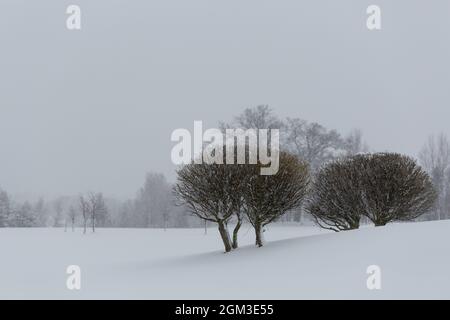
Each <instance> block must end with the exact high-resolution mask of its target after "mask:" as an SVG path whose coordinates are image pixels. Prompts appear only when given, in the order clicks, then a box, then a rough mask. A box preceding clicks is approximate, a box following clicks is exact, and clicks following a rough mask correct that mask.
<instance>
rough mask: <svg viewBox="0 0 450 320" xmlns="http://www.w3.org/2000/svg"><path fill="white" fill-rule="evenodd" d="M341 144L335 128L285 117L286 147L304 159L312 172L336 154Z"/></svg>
mask: <svg viewBox="0 0 450 320" xmlns="http://www.w3.org/2000/svg"><path fill="white" fill-rule="evenodd" d="M341 146H342V141H341V137H340V135H339V133H337V131H336V130H328V129H326V128H325V127H323V126H321V125H320V124H318V123H309V122H307V121H305V120H302V119H299V118H294V119H291V118H288V119H287V124H286V149H287V150H288V151H289V152H291V153H293V154H295V155H297V156H299V157H301V158H302V159H304V160H306V161H307V162H308V163H309V165H310V168H311V170H312V172H315V171H316V170H317V169H318V168H319V167H320V166H321V165H322V164H323V163H325V162H326V161H330V160H333V159H334V158H335V157H336V156H338V154H339V152H340V148H341Z"/></svg>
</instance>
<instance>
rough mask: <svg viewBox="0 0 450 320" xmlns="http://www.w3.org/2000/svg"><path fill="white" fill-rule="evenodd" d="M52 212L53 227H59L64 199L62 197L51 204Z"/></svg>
mask: <svg viewBox="0 0 450 320" xmlns="http://www.w3.org/2000/svg"><path fill="white" fill-rule="evenodd" d="M53 210H54V211H55V216H54V218H53V227H61V223H62V222H61V220H62V218H63V211H64V199H63V198H62V197H58V198H57V199H56V200H55V201H54V202H53Z"/></svg>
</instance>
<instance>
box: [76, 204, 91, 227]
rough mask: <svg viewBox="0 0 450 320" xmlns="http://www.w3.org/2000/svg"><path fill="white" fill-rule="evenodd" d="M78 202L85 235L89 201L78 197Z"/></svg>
mask: <svg viewBox="0 0 450 320" xmlns="http://www.w3.org/2000/svg"><path fill="white" fill-rule="evenodd" d="M78 201H79V206H80V212H81V217H82V218H83V233H86V229H87V222H88V219H89V212H90V207H89V201H88V200H87V199H86V198H85V197H84V196H83V195H80V196H79V198H78Z"/></svg>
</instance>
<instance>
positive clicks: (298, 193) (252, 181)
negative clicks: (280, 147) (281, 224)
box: [240, 152, 309, 247]
mask: <svg viewBox="0 0 450 320" xmlns="http://www.w3.org/2000/svg"><path fill="white" fill-rule="evenodd" d="M279 165H280V166H279V170H278V172H277V173H276V174H274V175H260V165H259V164H258V165H246V169H247V172H246V174H245V175H243V176H242V177H241V179H243V180H244V181H245V183H244V186H245V187H243V188H241V189H240V190H241V192H242V197H243V211H244V212H245V213H246V216H247V218H248V220H249V221H250V223H251V224H252V226H253V228H254V229H255V235H256V245H257V246H259V247H261V246H263V245H264V238H263V231H264V227H265V226H266V225H267V224H269V223H271V222H273V221H274V220H276V219H278V218H280V217H281V216H282V215H283V214H285V213H286V212H288V211H290V210H293V209H296V208H298V207H299V206H301V204H302V201H303V198H304V197H305V195H306V193H307V188H308V184H309V171H308V164H307V163H306V162H305V161H303V160H300V159H299V158H298V157H297V156H295V155H292V154H289V153H286V152H280V159H279Z"/></svg>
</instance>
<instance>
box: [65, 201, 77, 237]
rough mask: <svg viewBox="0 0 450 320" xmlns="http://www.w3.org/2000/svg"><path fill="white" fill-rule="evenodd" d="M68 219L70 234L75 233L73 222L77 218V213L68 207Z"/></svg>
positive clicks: (71, 207)
mask: <svg viewBox="0 0 450 320" xmlns="http://www.w3.org/2000/svg"><path fill="white" fill-rule="evenodd" d="M67 215H68V218H69V220H70V224H71V226H72V232H73V231H75V220H76V218H77V211H76V210H75V208H74V207H73V206H70V207H69V212H68V213H67Z"/></svg>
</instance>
